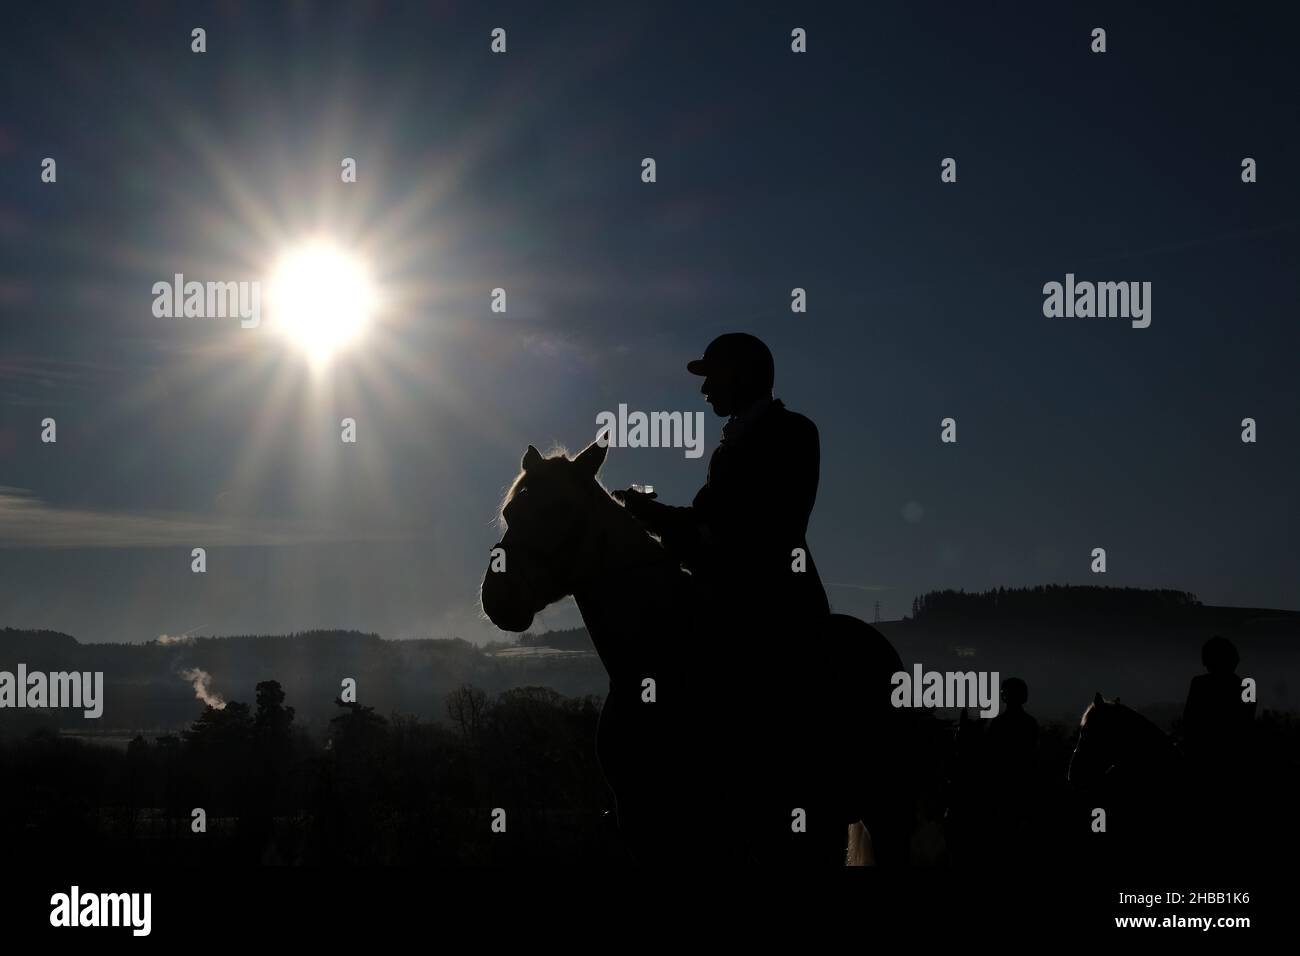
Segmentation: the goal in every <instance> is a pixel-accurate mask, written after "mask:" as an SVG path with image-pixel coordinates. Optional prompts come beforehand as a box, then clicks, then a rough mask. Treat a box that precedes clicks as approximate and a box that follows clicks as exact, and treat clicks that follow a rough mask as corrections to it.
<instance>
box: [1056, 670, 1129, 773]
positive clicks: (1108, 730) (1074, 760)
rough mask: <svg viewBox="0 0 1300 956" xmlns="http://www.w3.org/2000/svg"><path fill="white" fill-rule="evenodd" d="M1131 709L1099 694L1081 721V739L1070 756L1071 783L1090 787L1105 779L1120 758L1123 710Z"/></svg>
mask: <svg viewBox="0 0 1300 956" xmlns="http://www.w3.org/2000/svg"><path fill="white" fill-rule="evenodd" d="M1127 710H1128V708H1127V707H1124V706H1123V705H1122V704H1120V702H1119V698H1116V699H1115V700H1106V698H1104V697H1102V696H1101V694H1100V693H1098V694H1097V695H1096V696H1095V697H1094V698H1093V699H1092V703H1091V704H1089V705H1088V706H1087V708H1086V709H1085V710H1084V712H1083V717H1082V719H1081V720H1080V721H1079V738H1078V742H1077V743H1076V744H1075V748H1074V753H1073V754H1071V755H1070V767H1069V770H1068V772H1067V779H1068V780H1069V782H1070V786H1072V787H1076V788H1079V789H1086V788H1088V787H1091V786H1093V785H1094V784H1096V783H1097V782H1098V781H1099V780H1101V779H1102V778H1103V777H1104V776H1105V775H1106V773H1107V772H1108V771H1109V770H1110V769H1111V768H1112V767H1114V766H1115V764H1116V762H1117V761H1118V760H1119V757H1120V751H1121V750H1122V746H1123V730H1124V726H1123V725H1124V724H1125V723H1126V721H1125V719H1124V714H1123V713H1122V712H1123V711H1127Z"/></svg>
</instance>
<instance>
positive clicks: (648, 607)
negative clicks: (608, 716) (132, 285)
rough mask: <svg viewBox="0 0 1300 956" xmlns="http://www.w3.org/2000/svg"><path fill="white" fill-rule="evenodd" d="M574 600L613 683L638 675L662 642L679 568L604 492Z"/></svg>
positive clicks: (672, 607)
mask: <svg viewBox="0 0 1300 956" xmlns="http://www.w3.org/2000/svg"><path fill="white" fill-rule="evenodd" d="M592 523H593V524H592V531H591V542H592V544H591V546H590V547H589V548H588V549H587V552H586V556H585V560H584V562H583V567H582V570H581V573H580V575H579V577H580V583H579V585H578V586H577V587H575V588H574V592H573V599H574V601H575V602H576V603H577V605H578V611H579V612H580V613H581V614H582V620H583V623H584V624H586V626H587V633H588V634H589V635H590V636H591V642H592V644H593V645H595V648H596V653H597V654H599V655H600V658H601V661H602V662H603V663H604V664H605V668H606V670H607V671H608V672H609V676H610V680H611V681H620V680H623V679H636V680H640V679H641V676H642V674H641V669H639V668H638V664H639V663H640V662H641V661H642V660H643V655H644V654H645V653H646V652H647V651H648V650H649V648H651V647H652V646H653V645H654V643H655V642H659V643H662V642H663V640H664V638H665V628H666V627H667V626H668V624H669V622H668V620H667V619H668V616H669V615H670V614H672V613H673V612H674V611H675V610H676V606H677V598H678V594H677V593H676V592H677V590H678V588H679V587H680V584H681V571H680V570H678V569H677V567H676V566H675V565H674V564H673V562H672V561H671V560H670V559H669V558H668V555H667V554H666V553H665V552H664V550H663V548H662V547H661V546H660V545H659V544H658V543H657V542H656V541H654V539H652V538H651V537H650V536H649V535H648V534H646V532H645V529H644V528H642V527H641V524H640V522H638V521H637V520H636V519H635V518H633V517H632V516H631V515H630V514H628V512H627V511H625V510H624V509H623V507H622V506H620V505H619V504H617V503H616V502H615V501H613V500H612V499H610V498H609V496H608V495H606V494H605V493H604V492H602V493H601V494H600V496H599V499H598V500H597V504H596V507H595V508H594V509H593V514H592Z"/></svg>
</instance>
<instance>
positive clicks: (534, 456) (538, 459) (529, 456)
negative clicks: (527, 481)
mask: <svg viewBox="0 0 1300 956" xmlns="http://www.w3.org/2000/svg"><path fill="white" fill-rule="evenodd" d="M541 463H542V453H541V452H540V451H538V450H537V449H536V448H534V447H533V446H532V445H529V446H528V451H526V452H524V460H523V461H522V462H520V463H519V464H520V467H521V468H523V470H524V471H527V470H528V469H529V468H535V467H537V466H538V465H540V464H541Z"/></svg>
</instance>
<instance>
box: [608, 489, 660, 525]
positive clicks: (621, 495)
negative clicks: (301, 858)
mask: <svg viewBox="0 0 1300 956" xmlns="http://www.w3.org/2000/svg"><path fill="white" fill-rule="evenodd" d="M611 494H612V495H613V496H614V500H615V501H617V502H619V503H620V504H622V505H623V507H624V508H626V509H627V510H628V511H629V512H631V514H632V517H634V518H636V517H640V515H641V513H642V512H643V511H644V510H645V507H644V506H645V503H646V502H647V501H654V500H655V499H656V498H658V497H659V495H658V494H657V493H655V492H653V491H652V492H650V493H649V494H646V493H645V492H644V491H637V490H636V489H635V488H627V489H625V490H623V491H614V492H611Z"/></svg>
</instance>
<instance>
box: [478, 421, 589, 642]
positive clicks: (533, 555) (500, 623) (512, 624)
mask: <svg viewBox="0 0 1300 956" xmlns="http://www.w3.org/2000/svg"><path fill="white" fill-rule="evenodd" d="M607 451H608V449H607V448H606V447H605V446H604V445H602V444H600V442H593V443H592V444H590V445H588V446H587V447H586V448H585V449H583V451H582V452H580V453H579V454H578V455H577V457H575V458H573V459H569V458H568V457H566V456H565V455H564V454H563V453H558V454H554V455H551V456H550V457H546V458H544V457H542V454H541V452H539V451H538V450H537V449H536V448H534V447H533V446H532V445H529V446H528V451H527V452H525V453H524V457H523V461H522V462H521V464H520V472H519V475H518V476H517V477H516V478H515V480H514V483H513V484H511V486H510V489H509V491H507V492H506V496H505V499H504V501H503V502H502V507H501V513H500V523H501V525H502V527H504V528H505V529H506V532H505V536H504V537H502V539H501V540H500V541H499V542H498V543H497V544H496V546H495V547H494V548H493V549H492V557H491V559H490V561H489V564H488V570H487V572H486V573H485V574H484V575H483V586H482V589H481V592H480V600H481V603H482V606H483V612H484V613H485V614H487V616H488V618H489V619H490V620H491V621H492V623H493V624H495V625H496V626H497V627H499V628H501V629H502V630H505V631H516V632H519V631H525V630H527V629H528V628H529V627H530V626H531V625H532V623H533V617H534V616H535V615H536V614H537V612H539V611H541V610H542V609H543V608H545V607H547V606H548V605H550V604H554V603H555V602H556V601H558V600H560V599H561V598H563V597H565V596H567V595H569V594H572V593H573V592H574V590H575V589H576V588H577V587H578V585H579V584H580V582H581V581H582V579H583V577H584V575H585V574H586V573H587V572H588V571H589V570H590V565H591V562H592V559H593V558H594V556H595V555H594V551H593V546H594V543H595V542H594V538H595V535H596V532H597V530H598V522H597V521H596V513H597V512H596V505H597V504H598V503H599V500H600V499H604V500H605V502H607V503H609V502H610V501H611V499H610V498H609V494H608V493H607V492H606V491H605V489H604V488H602V487H601V486H600V484H599V483H598V482H597V481H596V474H597V472H599V471H600V466H601V465H602V464H604V461H605V455H606V453H607Z"/></svg>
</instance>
